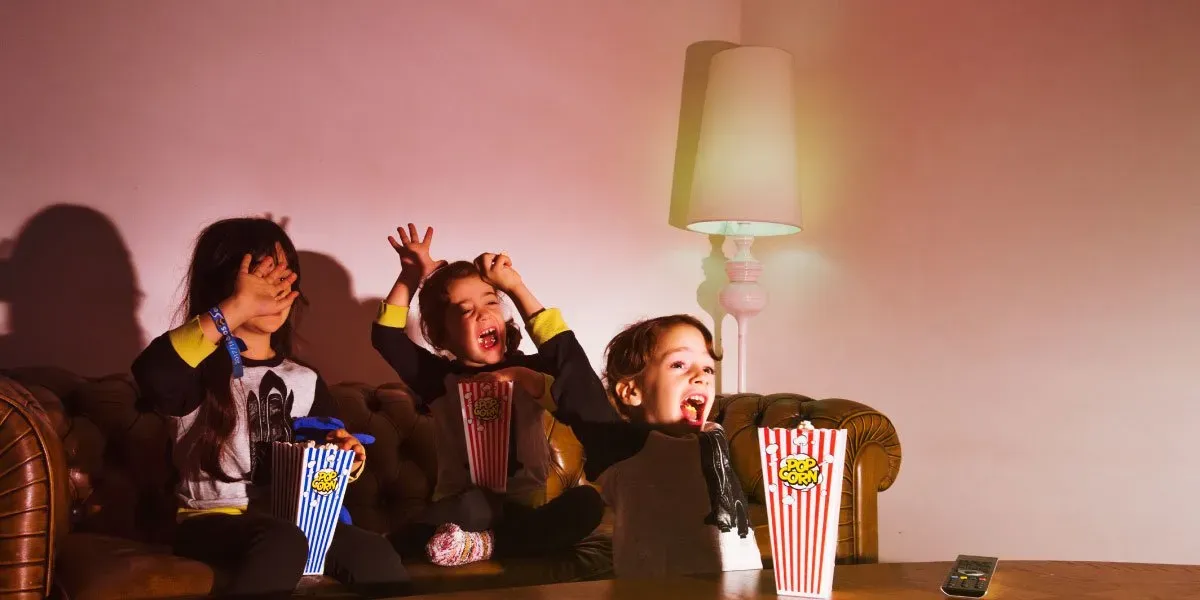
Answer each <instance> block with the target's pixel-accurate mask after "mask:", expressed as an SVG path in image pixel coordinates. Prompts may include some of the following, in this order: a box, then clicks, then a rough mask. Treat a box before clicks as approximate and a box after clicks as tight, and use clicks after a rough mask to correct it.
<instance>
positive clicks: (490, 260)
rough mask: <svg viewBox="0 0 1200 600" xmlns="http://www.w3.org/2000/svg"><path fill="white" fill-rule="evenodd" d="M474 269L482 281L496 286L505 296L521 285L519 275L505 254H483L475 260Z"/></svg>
mask: <svg viewBox="0 0 1200 600" xmlns="http://www.w3.org/2000/svg"><path fill="white" fill-rule="evenodd" d="M475 267H476V268H478V269H479V274H480V275H482V276H483V280H484V281H486V282H488V283H490V284H492V285H494V286H496V287H497V288H499V290H500V291H502V292H504V293H506V294H510V295H511V294H512V293H513V292H514V291H516V290H517V288H519V287H521V285H523V283H524V282H523V281H522V280H521V274H520V273H518V272H517V270H516V269H514V268H513V266H512V259H511V258H509V257H508V255H507V254H503V253H501V254H492V253H490V252H484V253H483V254H480V255H479V257H478V258H476V259H475Z"/></svg>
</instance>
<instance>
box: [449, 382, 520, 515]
mask: <svg viewBox="0 0 1200 600" xmlns="http://www.w3.org/2000/svg"><path fill="white" fill-rule="evenodd" d="M458 397H459V398H460V399H461V400H462V402H461V404H462V416H463V430H464V433H466V438H467V462H468V464H469V466H470V468H471V482H472V483H474V484H475V485H477V486H479V487H482V488H487V489H490V490H492V491H495V492H501V493H503V492H505V491H507V490H508V436H509V434H510V432H511V431H512V429H511V427H510V426H509V423H510V422H511V420H512V399H513V382H511V381H487V380H482V381H463V382H460V383H459V384H458Z"/></svg>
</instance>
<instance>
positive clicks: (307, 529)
mask: <svg viewBox="0 0 1200 600" xmlns="http://www.w3.org/2000/svg"><path fill="white" fill-rule="evenodd" d="M353 465H354V452H353V451H350V450H338V449H336V448H335V447H333V446H332V445H325V446H315V447H309V446H308V445H307V444H300V443H289V442H275V443H274V444H273V445H272V447H271V510H272V512H273V513H274V515H275V516H276V517H278V518H280V519H283V520H285V521H289V522H292V523H295V524H296V526H298V527H299V528H300V530H301V531H303V532H304V536H305V537H307V538H308V562H306V563H305V565H304V574H305V575H322V574H324V573H325V554H326V553H327V552H329V545H330V544H332V543H333V533H334V531H335V530H336V529H337V524H338V517H339V516H340V513H341V511H342V500H343V499H344V498H345V497H346V488H347V487H348V486H349V478H350V469H351V467H353Z"/></svg>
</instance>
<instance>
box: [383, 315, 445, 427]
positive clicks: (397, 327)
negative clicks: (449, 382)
mask: <svg viewBox="0 0 1200 600" xmlns="http://www.w3.org/2000/svg"><path fill="white" fill-rule="evenodd" d="M407 324H408V307H405V306H396V305H394V304H388V303H386V302H381V303H380V305H379V315H378V316H377V317H376V318H375V322H374V323H373V324H372V325H371V345H372V346H374V347H375V350H376V351H378V352H379V355H380V356H382V357H383V360H385V361H387V363H388V364H389V365H391V367H392V370H394V371H395V372H396V375H398V376H400V380H401V381H403V382H404V385H407V386H408V387H409V389H411V390H412V391H413V393H414V394H416V395H417V398H416V400H417V402H420V403H422V404H428V403H430V402H433V401H434V400H436V399H437V398H439V397H441V396H443V395H445V393H446V383H445V382H446V375H448V374H449V372H450V361H449V360H447V359H445V358H442V357H440V356H437V355H435V354H433V353H432V352H430V351H428V350H426V349H424V348H422V347H421V346H419V345H417V343H416V342H414V341H412V340H411V339H409V337H408V332H407V331H405V327H406V326H407Z"/></svg>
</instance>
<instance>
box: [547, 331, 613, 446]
mask: <svg viewBox="0 0 1200 600" xmlns="http://www.w3.org/2000/svg"><path fill="white" fill-rule="evenodd" d="M527 329H528V330H529V335H530V337H531V338H533V343H534V344H535V345H536V346H537V348H538V353H537V355H536V356H535V357H534V362H533V364H534V365H535V368H536V369H537V370H539V371H541V372H543V373H546V374H547V375H550V376H551V377H553V382H551V383H550V397H551V398H552V399H553V402H552V403H551V405H550V406H547V408H548V410H550V411H551V412H552V413H553V414H554V417H555V418H556V419H558V420H559V421H561V422H563V423H565V424H567V425H568V426H570V427H572V428H574V427H575V425H576V424H578V423H584V422H592V423H610V422H615V421H620V420H621V419H620V416H619V415H618V414H617V411H616V409H615V408H613V406H612V404H610V403H609V401H608V395H607V392H606V391H605V390H604V385H603V384H602V383H600V377H599V376H597V375H596V372H595V371H594V370H593V369H592V365H591V362H589V361H588V357H587V353H586V352H584V351H583V347H582V346H580V345H579V340H578V339H576V338H575V332H573V331H571V330H570V329H569V328H567V324H566V322H565V321H564V320H563V317H562V313H561V312H560V311H559V310H558V309H556V308H548V309H545V310H543V311H540V312H539V313H538V314H536V315H534V316H533V317H532V318H531V319H530V320H529V323H528V324H527Z"/></svg>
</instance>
